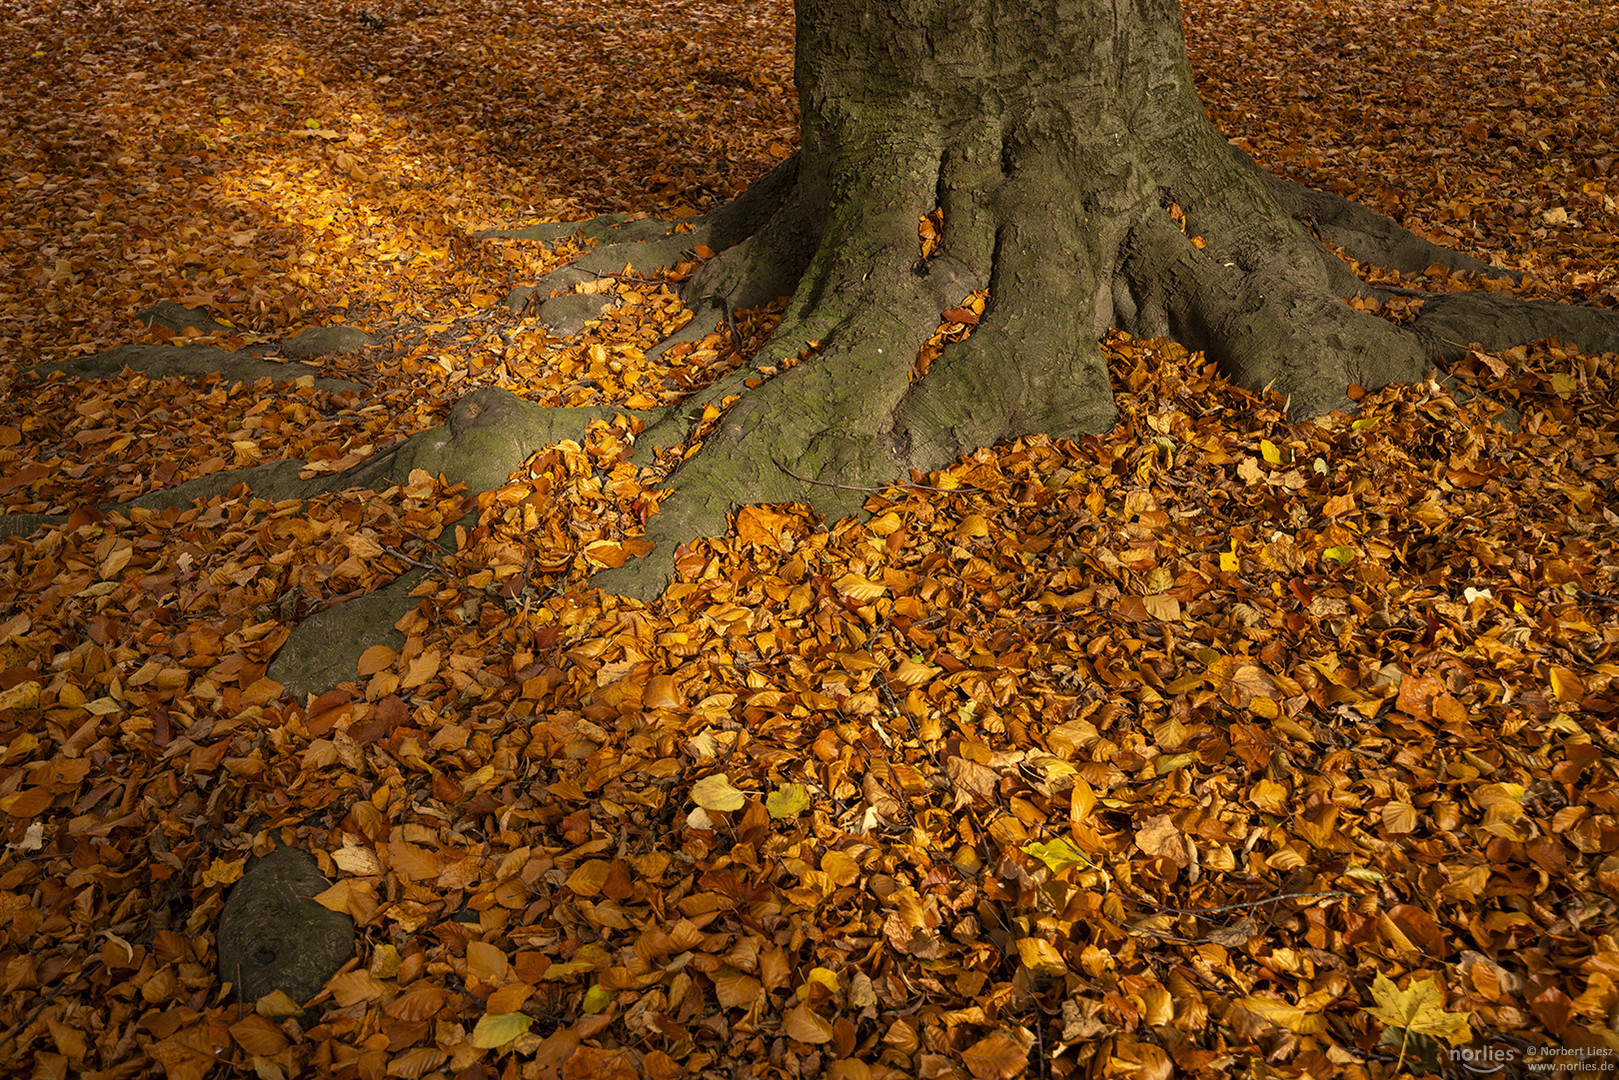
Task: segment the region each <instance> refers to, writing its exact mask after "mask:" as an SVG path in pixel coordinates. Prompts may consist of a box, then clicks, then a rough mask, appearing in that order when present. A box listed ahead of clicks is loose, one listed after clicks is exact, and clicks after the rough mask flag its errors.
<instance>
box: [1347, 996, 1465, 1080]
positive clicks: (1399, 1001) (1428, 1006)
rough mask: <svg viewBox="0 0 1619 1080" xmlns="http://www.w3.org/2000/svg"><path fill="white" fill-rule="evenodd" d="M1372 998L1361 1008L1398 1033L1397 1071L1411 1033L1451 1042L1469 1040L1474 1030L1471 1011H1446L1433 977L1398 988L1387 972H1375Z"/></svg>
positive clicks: (1456, 1044)
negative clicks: (1372, 1003) (1469, 1021)
mask: <svg viewBox="0 0 1619 1080" xmlns="http://www.w3.org/2000/svg"><path fill="white" fill-rule="evenodd" d="M1372 998H1373V1000H1375V1001H1376V1002H1377V1004H1375V1005H1371V1006H1365V1007H1363V1011H1365V1012H1367V1013H1369V1014H1371V1016H1373V1017H1374V1018H1375V1019H1377V1020H1381V1021H1382V1022H1383V1023H1384V1024H1387V1025H1388V1027H1389V1029H1390V1031H1389V1033H1388V1034H1391V1035H1392V1034H1396V1033H1397V1034H1398V1037H1399V1044H1400V1060H1399V1062H1397V1063H1396V1064H1395V1070H1396V1071H1398V1070H1399V1067H1400V1065H1401V1064H1403V1063H1404V1061H1405V1053H1406V1046H1407V1044H1408V1043H1409V1041H1410V1039H1411V1037H1412V1036H1413V1035H1418V1036H1424V1037H1427V1038H1429V1039H1444V1040H1446V1041H1447V1042H1449V1043H1450V1044H1451V1045H1452V1046H1463V1045H1465V1044H1466V1043H1468V1042H1470V1041H1472V1038H1473V1032H1472V1029H1471V1027H1470V1026H1469V1024H1468V1020H1469V1018H1470V1017H1471V1016H1472V1014H1471V1013H1455V1012H1447V1011H1446V1010H1445V998H1444V993H1443V991H1441V990H1440V989H1439V985H1438V983H1436V982H1435V981H1434V980H1433V978H1432V977H1430V978H1426V979H1412V980H1410V982H1409V983H1408V984H1407V985H1406V988H1405V989H1404V990H1401V989H1400V988H1399V987H1398V986H1396V985H1395V984H1394V983H1393V982H1392V981H1391V980H1390V979H1389V977H1388V976H1386V975H1384V974H1383V973H1382V972H1378V974H1377V978H1376V979H1375V980H1373V982H1372Z"/></svg>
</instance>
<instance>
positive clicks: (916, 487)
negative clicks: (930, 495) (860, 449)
mask: <svg viewBox="0 0 1619 1080" xmlns="http://www.w3.org/2000/svg"><path fill="white" fill-rule="evenodd" d="M770 461H771V464H773V465H775V466H776V468H778V469H780V470H781V471H782V472H784V473H786V474H787V475H788V476H790V477H792V478H793V479H794V480H801V481H803V482H804V483H806V484H819V485H820V486H821V487H830V488H841V489H842V490H844V491H869V492H872V493H874V494H881V493H882V492H884V491H888V490H890V489H892V488H909V489H911V490H912V491H942V492H944V493H945V494H946V495H956V494H959V493H961V492H963V491H982V490H984V489H983V488H976V487H959V488H942V487H928V486H927V485H926V484H907V483H893V484H884V485H883V486H882V487H855V486H854V485H852V484H834V483H833V482H832V481H830V480H811V479H810V478H809V477H807V476H799V475H798V474H797V473H795V472H793V470H791V469H789V468H788V467H787V466H785V465H783V464H782V463H781V462H779V461H777V460H776V459H775V458H771V459H770Z"/></svg>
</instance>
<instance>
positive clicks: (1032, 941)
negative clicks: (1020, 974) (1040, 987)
mask: <svg viewBox="0 0 1619 1080" xmlns="http://www.w3.org/2000/svg"><path fill="white" fill-rule="evenodd" d="M1017 952H1018V958H1019V959H1020V960H1022V961H1023V966H1024V967H1026V968H1028V969H1029V970H1030V971H1032V972H1034V973H1035V974H1036V975H1043V976H1045V977H1047V978H1056V977H1057V976H1058V975H1065V974H1067V973H1068V965H1067V964H1065V963H1063V959H1062V953H1060V952H1058V951H1057V947H1056V946H1055V945H1053V944H1052V943H1051V942H1049V941H1047V940H1046V939H1045V938H1037V937H1025V938H1018V942H1017Z"/></svg>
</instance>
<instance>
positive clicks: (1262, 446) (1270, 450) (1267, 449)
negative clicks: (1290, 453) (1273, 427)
mask: <svg viewBox="0 0 1619 1080" xmlns="http://www.w3.org/2000/svg"><path fill="white" fill-rule="evenodd" d="M1259 452H1260V453H1261V454H1263V455H1265V460H1266V461H1267V462H1268V463H1269V464H1271V465H1280V464H1282V463H1283V461H1284V460H1285V459H1284V458H1283V457H1282V450H1281V447H1279V446H1277V445H1276V444H1275V443H1273V442H1271V441H1270V440H1269V439H1260V440H1259Z"/></svg>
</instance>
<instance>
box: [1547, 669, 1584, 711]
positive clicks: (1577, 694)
mask: <svg viewBox="0 0 1619 1080" xmlns="http://www.w3.org/2000/svg"><path fill="white" fill-rule="evenodd" d="M1550 677H1551V684H1552V694H1553V695H1554V696H1555V697H1556V698H1557V700H1558V702H1559V703H1561V704H1574V705H1578V704H1579V703H1580V702H1581V701H1583V700H1584V698H1585V683H1584V682H1583V681H1582V680H1581V679H1580V676H1579V674H1578V673H1577V672H1574V671H1570V670H1569V669H1568V668H1566V667H1556V666H1554V667H1553V668H1552V669H1551V672H1550Z"/></svg>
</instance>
